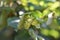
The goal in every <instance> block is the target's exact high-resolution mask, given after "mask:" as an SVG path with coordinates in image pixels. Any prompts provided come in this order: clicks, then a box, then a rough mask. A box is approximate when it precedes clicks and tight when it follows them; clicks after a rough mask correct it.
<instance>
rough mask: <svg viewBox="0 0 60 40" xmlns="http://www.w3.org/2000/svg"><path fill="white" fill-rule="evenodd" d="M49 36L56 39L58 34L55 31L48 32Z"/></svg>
mask: <svg viewBox="0 0 60 40" xmlns="http://www.w3.org/2000/svg"><path fill="white" fill-rule="evenodd" d="M49 35H51V36H52V37H54V38H58V37H59V33H58V31H56V30H50V32H49Z"/></svg>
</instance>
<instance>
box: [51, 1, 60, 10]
mask: <svg viewBox="0 0 60 40" xmlns="http://www.w3.org/2000/svg"><path fill="white" fill-rule="evenodd" d="M57 7H59V2H55V3H53V4H52V6H51V7H50V9H51V10H54V9H56V8H57Z"/></svg>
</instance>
